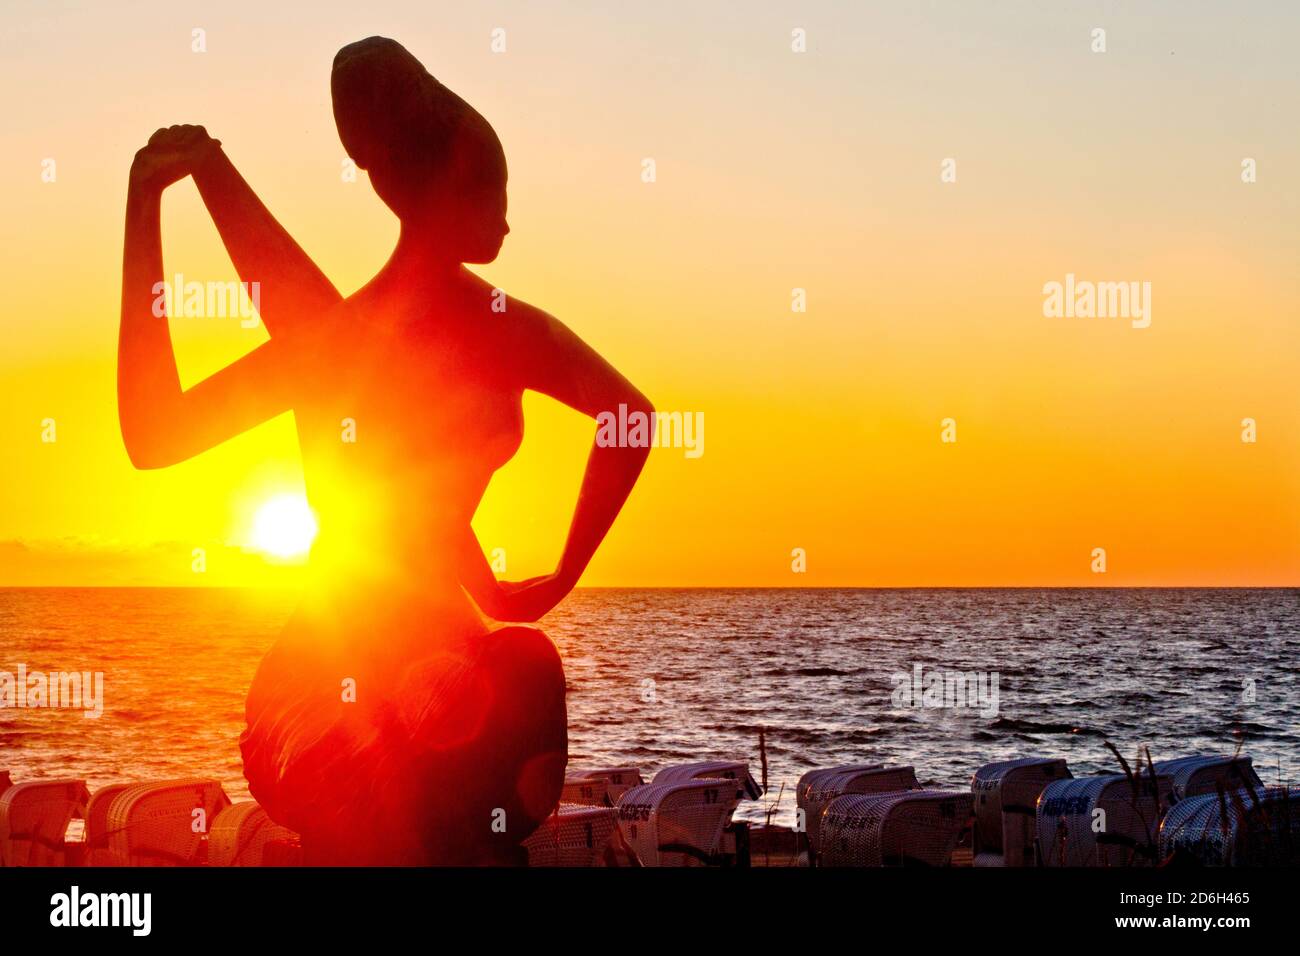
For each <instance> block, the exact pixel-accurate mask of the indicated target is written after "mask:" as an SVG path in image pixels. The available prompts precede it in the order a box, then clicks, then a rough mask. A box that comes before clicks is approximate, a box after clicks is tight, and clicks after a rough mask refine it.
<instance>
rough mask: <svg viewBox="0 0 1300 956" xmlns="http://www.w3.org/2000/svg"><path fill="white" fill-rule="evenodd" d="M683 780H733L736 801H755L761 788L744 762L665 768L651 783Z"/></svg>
mask: <svg viewBox="0 0 1300 956" xmlns="http://www.w3.org/2000/svg"><path fill="white" fill-rule="evenodd" d="M684 780H734V781H736V787H737V791H738V792H737V794H736V799H737V800H757V799H758V798H759V797H761V796H762V795H763V788H762V787H760V786H759V785H758V781H756V780H755V779H754V778H753V777H752V776H750V773H749V764H748V762H746V761H744V760H705V761H701V762H699V763H683V764H677V765H676V766H672V767H665V768H664V769H663V770H660V771H659V772H658V773H657V774H655V776H654V780H652V781H651V783H678V782H681V781H684Z"/></svg>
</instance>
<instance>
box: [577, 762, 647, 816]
mask: <svg viewBox="0 0 1300 956" xmlns="http://www.w3.org/2000/svg"><path fill="white" fill-rule="evenodd" d="M582 780H590V781H604V783H605V799H606V800H607V801H608V802H607V803H606V804H605V805H606V806H611V807H612V806H614V805H615V804H616V803H618V798H619V797H621V796H622V795H623V794H624V793H626V792H627V791H628V790H629V789H631V788H632V787H639V786H641V784H643V783H645V780H643V779H642V777H641V768H640V767H607V768H603V769H596V770H570V771H569V772H568V773H566V774H565V775H564V784H565V787H566V788H567V787H568V785H569V783H570V781H572V782H573V783H574V785H575V786H579V787H580V786H581V784H579V781H582ZM579 793H582V791H581V790H579ZM560 799H561V801H564V800H566V799H568V798H566V797H561V798H560ZM573 802H575V803H586V802H587V801H586V800H575V801H573Z"/></svg>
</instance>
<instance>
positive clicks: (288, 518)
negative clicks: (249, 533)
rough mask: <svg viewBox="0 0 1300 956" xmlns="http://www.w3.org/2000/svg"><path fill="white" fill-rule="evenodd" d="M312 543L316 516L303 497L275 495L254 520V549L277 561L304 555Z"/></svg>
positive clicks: (261, 508)
mask: <svg viewBox="0 0 1300 956" xmlns="http://www.w3.org/2000/svg"><path fill="white" fill-rule="evenodd" d="M315 539H316V516H315V515H314V514H312V510H311V507H310V506H309V505H308V504H307V499H306V498H304V497H303V496H302V495H277V496H276V497H274V498H272V499H271V500H270V501H268V502H266V503H265V504H264V505H262V507H260V508H258V509H257V515H256V516H255V517H254V518H253V546H254V547H256V548H258V549H259V550H262V551H265V552H266V553H267V554H271V555H274V556H275V557H277V558H296V557H299V556H300V555H304V554H306V553H307V552H308V551H309V550H311V543H312V541H314V540H315Z"/></svg>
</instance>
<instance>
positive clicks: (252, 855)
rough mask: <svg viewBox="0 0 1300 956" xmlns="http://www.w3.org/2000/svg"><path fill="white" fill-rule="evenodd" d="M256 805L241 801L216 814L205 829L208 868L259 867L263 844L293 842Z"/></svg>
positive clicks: (287, 832) (294, 836)
mask: <svg viewBox="0 0 1300 956" xmlns="http://www.w3.org/2000/svg"><path fill="white" fill-rule="evenodd" d="M297 838H298V834H296V833H294V832H293V831H292V830H290V829H289V828H288V827H282V826H280V824H278V823H276V822H275V821H274V820H272V819H271V818H270V817H269V816H268V815H267V813H266V811H265V810H263V809H262V807H261V806H259V805H258V804H257V803H256V802H254V801H252V800H241V801H240V802H239V803H232V804H230V805H229V806H228V807H226V808H225V809H223V810H222V811H220V812H219V813H218V814H217V816H216V819H214V820H213V821H212V826H211V827H209V829H208V866H263V865H265V862H266V861H265V859H264V853H265V851H266V845H267V844H268V843H270V842H272V841H275V840H287V841H291V842H292V841H294V840H297Z"/></svg>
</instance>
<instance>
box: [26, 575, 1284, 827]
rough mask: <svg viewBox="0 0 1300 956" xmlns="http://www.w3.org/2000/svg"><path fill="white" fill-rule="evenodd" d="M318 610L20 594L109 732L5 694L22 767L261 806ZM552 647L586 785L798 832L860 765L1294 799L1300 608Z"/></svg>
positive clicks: (846, 599) (709, 600)
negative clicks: (1014, 772) (633, 773)
mask: <svg viewBox="0 0 1300 956" xmlns="http://www.w3.org/2000/svg"><path fill="white" fill-rule="evenodd" d="M296 602H297V595H296V594H295V593H294V592H292V591H276V590H266V589H207V588H178V589H155V588H10V589H0V684H3V683H4V681H5V675H6V674H9V675H12V680H11V681H10V683H9V687H10V689H11V690H16V681H17V677H18V673H19V668H20V667H21V668H23V669H25V671H26V672H27V673H28V674H29V675H30V674H31V673H32V672H39V673H50V672H56V673H57V672H65V673H70V672H88V673H91V674H94V673H96V672H98V673H101V674H102V675H103V692H102V699H101V700H99V701H98V702H97V703H96V704H95V705H94V706H95V707H97V708H101V709H102V713H101V714H100V715H99V716H86V713H87V710H86V708H85V705H86V700H85V698H84V697H83V699H82V701H81V703H82V705H83V709H77V708H75V707H59V708H52V707H30V706H26V707H18V706H14V704H15V703H16V701H15V699H14V694H12V693H11V694H10V696H9V698H8V700H7V701H6V699H5V696H4V694H3V693H2V692H0V702H6V703H8V704H9V706H5V707H2V708H0V771H8V772H9V773H10V775H11V777H12V778H13V780H14V781H15V782H18V781H21V780H31V779H38V778H47V779H48V778H79V779H84V780H85V781H86V782H87V784H88V785H89V786H90V788H91V789H92V790H94V789H95V788H97V787H99V786H103V785H104V784H108V783H113V782H124V781H133V780H154V779H167V778H175V777H182V776H183V777H193V776H202V777H211V778H215V779H218V780H220V781H221V782H222V784H223V785H224V787H225V789H226V791H227V793H228V794H229V795H230V796H231V797H232V798H234V799H247V798H248V790H247V786H246V784H245V781H244V777H243V769H242V766H241V763H240V756H239V748H238V738H239V733H240V731H241V729H242V728H243V724H244V711H243V705H244V696H245V694H246V692H247V690H248V685H249V682H250V680H251V678H252V675H253V671H254V668H255V667H256V666H257V663H258V660H259V659H260V658H261V656H262V655H263V654H264V653H265V652H266V650H267V649H268V648H269V647H270V645H271V644H272V642H273V641H274V640H275V638H276V635H277V634H278V632H279V630H280V628H281V627H282V626H283V624H284V623H285V621H286V620H287V619H288V617H289V614H290V613H291V611H292V610H293V607H294V606H295V604H296ZM538 626H539V627H540V628H542V629H543V630H544V631H545V632H546V633H547V634H548V635H549V636H550V637H551V638H552V639H553V640H554V641H555V643H556V646H557V647H558V648H559V651H560V654H561V656H562V658H563V660H564V666H565V671H566V674H567V679H568V711H569V754H570V757H569V764H570V767H571V768H593V767H602V766H615V765H619V766H622V765H632V766H636V767H639V768H640V769H641V772H642V774H643V775H644V776H645V777H646V779H649V778H650V777H651V776H652V775H653V774H654V772H655V771H657V770H659V769H661V768H663V767H666V766H669V765H671V764H676V763H682V762H687V761H698V760H708V759H730V760H746V761H748V763H749V767H750V770H751V772H752V774H753V775H754V777H755V778H756V779H758V780H759V781H760V782H763V783H765V785H766V792H765V794H764V796H763V798H762V799H760V800H757V801H749V802H746V803H744V804H742V806H741V808H740V810H739V811H738V816H740V817H742V818H745V819H749V820H751V821H755V822H757V821H762V820H770V821H771V822H773V823H778V824H789V823H791V822H792V821H793V819H794V809H795V799H794V789H795V785H796V782H797V781H798V779H799V777H800V775H801V774H803V773H804V772H806V771H808V770H810V769H813V768H816V767H827V766H834V765H836V764H847V763H876V762H879V763H889V764H907V765H911V766H913V767H915V769H916V775H917V777H918V779H919V780H920V781H921V782H922V783H923V784H926V785H930V786H935V787H944V788H954V789H961V790H965V789H967V788H969V786H970V780H971V775H972V774H973V772H974V771H975V770H976V769H977V768H978V767H979V766H981V765H982V764H985V763H988V762H991V761H995V760H1003V759H1008V758H1011V757H1015V756H1051V757H1063V758H1065V759H1066V760H1067V761H1068V762H1069V766H1070V769H1071V771H1072V772H1073V773H1074V774H1075V776H1079V775H1083V774H1092V773H1100V772H1116V771H1118V770H1119V769H1120V762H1119V757H1123V758H1124V760H1126V761H1127V762H1128V763H1129V765H1130V766H1132V765H1134V764H1135V763H1136V762H1137V761H1138V760H1139V759H1141V760H1145V759H1147V756H1148V755H1149V757H1150V758H1151V759H1155V760H1161V759H1166V758H1171V757H1177V756H1183V755H1187V754H1193V753H1238V752H1240V753H1244V754H1248V755H1249V756H1250V757H1251V758H1252V759H1253V761H1254V763H1255V767H1256V769H1257V770H1258V771H1259V774H1260V776H1261V777H1262V778H1263V779H1264V781H1265V782H1266V783H1269V784H1273V783H1291V784H1295V783H1296V782H1297V778H1296V760H1297V756H1298V755H1300V666H1298V665H1300V590H1296V589H1260V590H1252V589H1224V590H1215V589H1163V588H1162V589H1145V588H1138V589H1078V590H1071V589H1043V590H1032V589H1026V590H1021V589H994V590H972V589H936V590H922V589H902V590H876V589H845V590H839V589H790V590H787V589H734V590H733V589H580V590H578V591H575V592H574V593H573V594H572V595H570V596H569V597H568V598H567V599H566V600H565V601H564V603H563V604H562V605H561V606H560V607H558V608H557V609H556V610H555V611H553V612H552V613H551V614H550V615H548V616H547V617H546V618H545V619H544V620H543V621H542V622H541V623H540V624H539V625H538ZM88 686H90V687H93V680H92V682H91V683H90V684H89V685H88ZM89 712H91V713H93V708H92V709H91V710H90V711H89ZM1112 746H1113V747H1114V750H1112V749H1111V747H1112ZM1116 752H1118V756H1117V753H1116Z"/></svg>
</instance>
